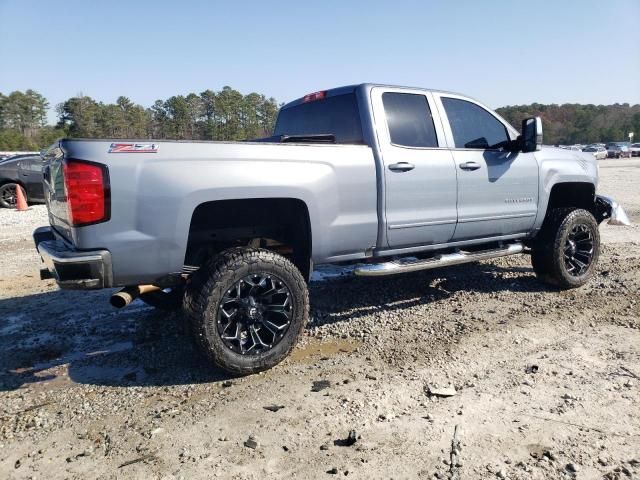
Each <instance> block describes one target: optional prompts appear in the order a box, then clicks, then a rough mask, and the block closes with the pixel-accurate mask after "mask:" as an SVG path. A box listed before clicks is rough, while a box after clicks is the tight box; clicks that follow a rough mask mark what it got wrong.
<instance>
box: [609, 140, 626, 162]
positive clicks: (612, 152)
mask: <svg viewBox="0 0 640 480" xmlns="http://www.w3.org/2000/svg"><path fill="white" fill-rule="evenodd" d="M606 149H607V156H608V158H631V150H629V144H628V143H626V142H609V143H607V145H606Z"/></svg>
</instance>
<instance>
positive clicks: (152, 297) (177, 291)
mask: <svg viewBox="0 0 640 480" xmlns="http://www.w3.org/2000/svg"><path fill="white" fill-rule="evenodd" d="M183 298H184V288H183V287H176V288H172V289H170V290H169V291H166V292H165V291H164V290H158V291H155V292H149V293H145V294H143V295H140V300H142V301H143V302H144V303H146V304H147V305H149V306H150V307H155V308H157V309H159V310H166V311H168V312H172V311H175V310H180V308H182V300H183Z"/></svg>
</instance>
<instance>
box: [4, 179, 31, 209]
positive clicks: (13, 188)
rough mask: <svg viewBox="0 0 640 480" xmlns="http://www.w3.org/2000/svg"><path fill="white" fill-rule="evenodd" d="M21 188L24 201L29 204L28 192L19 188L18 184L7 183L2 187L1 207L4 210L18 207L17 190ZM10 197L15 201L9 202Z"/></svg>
mask: <svg viewBox="0 0 640 480" xmlns="http://www.w3.org/2000/svg"><path fill="white" fill-rule="evenodd" d="M18 187H20V188H21V189H22V194H23V195H24V199H25V200H26V201H27V203H28V199H27V192H26V191H25V189H24V188H23V187H22V186H19V185H18V184H17V183H5V184H3V185H0V207H2V208H16V206H17V198H16V193H17V188H18ZM9 195H10V196H11V197H12V198H13V200H9Z"/></svg>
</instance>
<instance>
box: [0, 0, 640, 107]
mask: <svg viewBox="0 0 640 480" xmlns="http://www.w3.org/2000/svg"><path fill="white" fill-rule="evenodd" d="M361 82H382V83H392V84H400V85H412V86H423V87H430V88H440V89H445V90H453V91H459V92H462V93H466V94H468V95H471V96H474V97H476V98H478V99H480V100H482V101H484V102H485V103H487V104H489V105H491V106H493V107H498V106H503V105H512V104H523V103H531V102H534V101H535V102H540V103H566V102H579V103H596V104H597V103H605V104H609V103H615V102H620V103H624V102H628V103H640V0H606V1H604V0H529V1H524V0H522V1H520V0H460V1H444V0H442V1H427V0H423V1H405V0H386V1H376V0H369V1H362V2H357V1H348V0H343V1H333V0H330V1H316V2H304V1H278V0H266V1H265V0H262V1H249V0H247V1H241V0H236V1H213V0H212V1H204V0H203V1H197V0H181V1H177V0H171V1H168V0H167V1H165V0H138V1H136V0H129V1H120V0H109V1H107V0H104V1H102V0H61V1H46V0H40V1H37V0H0V92H2V93H4V94H7V93H9V92H11V91H13V90H25V89H27V88H33V89H35V90H37V91H39V92H40V93H42V94H43V95H45V96H46V97H47V98H48V99H49V101H50V103H51V105H52V107H53V106H54V105H55V104H57V103H59V102H61V101H63V100H65V99H66V98H68V97H71V96H73V95H76V94H78V93H80V92H82V93H83V94H85V95H89V96H91V97H94V98H95V99H97V100H101V101H104V102H114V101H115V99H116V98H117V97H118V96H119V95H125V96H128V97H129V98H131V99H132V100H133V101H135V102H137V103H140V104H142V105H144V106H150V105H151V104H152V103H153V102H154V101H155V100H156V99H159V98H160V99H166V98H168V97H169V96H171V95H176V94H187V93H189V92H196V93H199V92H202V91H203V90H205V89H208V88H209V89H213V90H219V89H220V88H222V87H223V86H224V85H230V86H232V87H234V88H236V89H238V90H240V91H241V92H243V93H245V94H246V93H249V92H251V91H256V92H259V93H264V94H265V95H267V96H273V97H275V98H276V99H277V100H278V101H280V102H286V101H289V100H292V99H294V98H297V97H299V96H302V95H304V94H305V93H308V92H313V91H316V90H322V89H325V88H330V87H333V86H339V85H344V84H350V83H361ZM50 118H51V119H53V118H54V115H53V114H52V115H50Z"/></svg>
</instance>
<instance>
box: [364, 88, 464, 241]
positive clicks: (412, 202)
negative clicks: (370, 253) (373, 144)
mask: <svg viewBox="0 0 640 480" xmlns="http://www.w3.org/2000/svg"><path fill="white" fill-rule="evenodd" d="M371 95H372V102H373V110H374V119H375V125H376V131H377V134H378V141H379V145H380V153H381V156H382V164H383V167H384V174H383V178H384V190H385V198H384V207H385V208H384V214H385V220H386V235H387V242H388V245H389V247H392V248H401V247H411V246H419V245H434V244H440V243H446V242H448V241H449V240H450V239H451V237H452V236H453V232H454V230H455V225H456V188H457V186H456V168H455V164H454V162H453V157H452V154H451V152H450V151H449V150H447V148H445V147H446V145H445V140H444V132H443V129H442V124H441V122H440V120H439V118H438V117H437V114H435V112H436V110H435V108H434V106H433V97H432V95H431V94H430V93H429V92H424V91H421V90H415V91H411V90H406V89H393V88H386V87H376V88H374V89H372V92H371Z"/></svg>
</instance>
